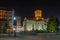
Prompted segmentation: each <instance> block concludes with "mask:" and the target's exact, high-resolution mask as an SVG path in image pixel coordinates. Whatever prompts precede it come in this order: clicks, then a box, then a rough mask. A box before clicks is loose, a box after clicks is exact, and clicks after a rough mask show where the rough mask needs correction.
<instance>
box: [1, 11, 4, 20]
mask: <svg viewBox="0 0 60 40" xmlns="http://www.w3.org/2000/svg"><path fill="white" fill-rule="evenodd" d="M4 13H5V10H0V19H2V18H3V17H4V15H5V14H4Z"/></svg>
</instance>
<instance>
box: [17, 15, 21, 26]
mask: <svg viewBox="0 0 60 40" xmlns="http://www.w3.org/2000/svg"><path fill="white" fill-rule="evenodd" d="M17 26H21V17H20V16H17Z"/></svg>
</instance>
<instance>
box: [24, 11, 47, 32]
mask: <svg viewBox="0 0 60 40" xmlns="http://www.w3.org/2000/svg"><path fill="white" fill-rule="evenodd" d="M34 13H35V18H33V19H27V18H26V17H25V18H24V21H23V27H24V31H32V30H33V29H34V30H46V28H47V23H46V20H45V19H44V18H43V17H42V10H35V11H34Z"/></svg>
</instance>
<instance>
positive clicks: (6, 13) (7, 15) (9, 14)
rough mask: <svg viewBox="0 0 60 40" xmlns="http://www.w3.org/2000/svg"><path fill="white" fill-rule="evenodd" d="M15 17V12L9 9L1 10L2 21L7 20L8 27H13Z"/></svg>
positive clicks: (0, 17)
mask: <svg viewBox="0 0 60 40" xmlns="http://www.w3.org/2000/svg"><path fill="white" fill-rule="evenodd" d="M13 17H14V10H13V9H8V8H1V9H0V19H5V20H7V21H8V25H9V26H10V27H12V26H13Z"/></svg>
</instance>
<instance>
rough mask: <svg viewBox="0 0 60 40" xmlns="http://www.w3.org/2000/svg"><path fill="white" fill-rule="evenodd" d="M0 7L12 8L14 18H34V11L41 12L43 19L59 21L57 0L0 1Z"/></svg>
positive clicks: (59, 13)
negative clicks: (49, 18)
mask: <svg viewBox="0 0 60 40" xmlns="http://www.w3.org/2000/svg"><path fill="white" fill-rule="evenodd" d="M0 7H6V8H14V9H15V16H21V17H22V18H24V17H25V16H26V17H34V10H35V9H37V8H38V9H42V10H43V17H45V18H47V17H50V16H55V17H58V18H59V19H60V1H59V0H40V1H38V0H32V1H31V0H30V1H29V0H28V1H26V0H25V1H18V0H10V1H9V0H5V1H1V0H0Z"/></svg>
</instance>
